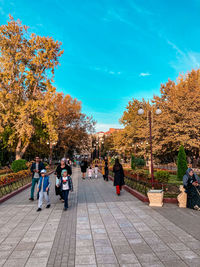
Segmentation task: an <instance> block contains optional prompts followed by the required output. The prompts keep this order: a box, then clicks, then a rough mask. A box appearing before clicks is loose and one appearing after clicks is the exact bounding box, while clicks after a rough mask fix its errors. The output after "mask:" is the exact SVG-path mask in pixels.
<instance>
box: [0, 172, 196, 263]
mask: <svg viewBox="0 0 200 267" xmlns="http://www.w3.org/2000/svg"><path fill="white" fill-rule="evenodd" d="M51 180H52V188H51V194H50V198H51V203H52V206H51V208H50V209H45V206H44V209H43V210H42V211H41V212H40V213H38V212H36V209H37V202H36V201H35V202H29V201H28V198H29V192H30V189H28V190H26V191H24V192H22V193H20V194H18V195H16V196H15V197H13V198H11V199H9V200H8V201H6V202H5V203H4V204H1V205H0V266H9V267H12V266H15V267H18V266H19V267H22V266H30V267H34V266H36V267H41V266H48V267H53V266H55V267H57V266H69V267H72V266H76V267H78V266H79V267H84V266H85V267H86V266H87V267H93V266H98V267H103V266H105V267H106V266H107V267H112V266H113V267H114V266H132V267H134V266H148V267H150V266H159V267H160V266H170V267H171V266H172V267H173V266H180V267H184V266H192V267H193V266H198V267H199V266H200V235H199V232H200V230H197V229H200V213H198V212H195V211H191V210H188V209H179V208H178V207H176V206H175V205H172V206H170V205H165V206H164V207H163V208H157V209H155V208H150V207H149V206H148V205H147V204H144V203H142V202H140V201H139V200H138V199H136V198H134V197H133V196H132V195H130V194H129V193H127V192H125V191H122V194H121V196H120V197H118V196H116V195H115V191H114V187H113V186H112V182H104V181H103V179H102V178H101V177H100V176H99V177H98V179H92V180H89V179H86V180H84V181H83V180H81V179H80V172H79V170H78V169H74V171H73V182H74V188H75V190H74V192H73V193H71V194H70V207H69V209H68V210H67V211H63V203H61V202H60V201H59V199H58V197H57V196H55V194H54V180H55V177H54V175H51ZM187 224H188V227H186V226H187ZM192 226H193V227H192ZM196 226H197V229H196Z"/></svg>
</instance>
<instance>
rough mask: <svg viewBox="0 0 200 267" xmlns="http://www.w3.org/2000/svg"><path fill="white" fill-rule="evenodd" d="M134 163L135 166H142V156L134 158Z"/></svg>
mask: <svg viewBox="0 0 200 267" xmlns="http://www.w3.org/2000/svg"><path fill="white" fill-rule="evenodd" d="M135 165H136V166H137V167H143V166H144V165H145V160H144V159H142V158H135Z"/></svg>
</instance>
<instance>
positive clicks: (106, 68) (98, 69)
mask: <svg viewBox="0 0 200 267" xmlns="http://www.w3.org/2000/svg"><path fill="white" fill-rule="evenodd" d="M89 68H90V69H91V70H94V71H100V72H105V73H108V74H111V75H120V74H121V71H114V70H110V69H109V68H108V67H98V66H95V67H94V66H90V67H89Z"/></svg>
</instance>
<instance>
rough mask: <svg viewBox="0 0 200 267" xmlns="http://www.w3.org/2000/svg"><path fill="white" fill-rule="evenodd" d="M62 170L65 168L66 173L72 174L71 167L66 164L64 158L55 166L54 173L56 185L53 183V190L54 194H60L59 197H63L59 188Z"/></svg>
mask: <svg viewBox="0 0 200 267" xmlns="http://www.w3.org/2000/svg"><path fill="white" fill-rule="evenodd" d="M63 170H67V173H68V175H72V169H71V167H70V166H69V165H67V164H66V159H65V158H62V159H61V161H60V164H59V165H58V166H57V168H56V171H55V175H56V176H57V179H56V185H55V192H56V195H60V199H63V197H62V193H61V190H60V178H61V174H62V171H63Z"/></svg>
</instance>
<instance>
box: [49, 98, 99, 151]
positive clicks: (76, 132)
mask: <svg viewBox="0 0 200 267" xmlns="http://www.w3.org/2000/svg"><path fill="white" fill-rule="evenodd" d="M54 104H55V112H57V118H56V125H57V126H56V127H57V129H58V131H57V133H58V144H57V149H58V150H59V152H60V153H63V155H72V153H73V152H74V151H76V152H80V151H81V150H82V149H87V146H89V142H90V139H89V135H90V133H92V132H93V131H94V125H95V122H94V120H93V119H92V117H88V116H86V115H85V114H83V113H82V111H81V108H82V107H81V102H80V101H78V100H77V99H73V98H72V97H71V96H70V95H63V94H62V93H58V94H57V95H56V98H55V102H54Z"/></svg>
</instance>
